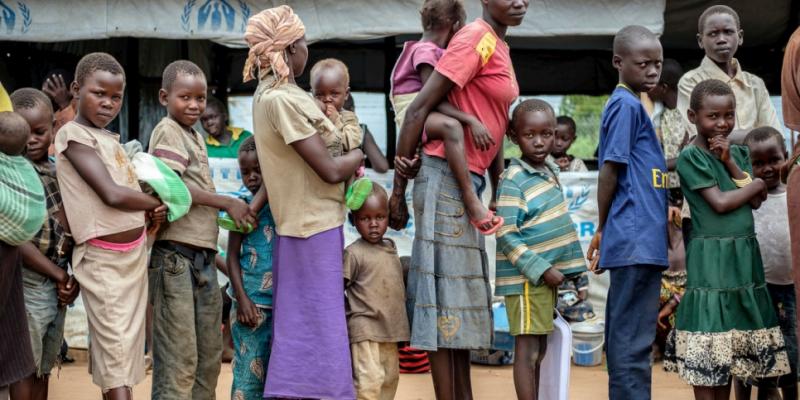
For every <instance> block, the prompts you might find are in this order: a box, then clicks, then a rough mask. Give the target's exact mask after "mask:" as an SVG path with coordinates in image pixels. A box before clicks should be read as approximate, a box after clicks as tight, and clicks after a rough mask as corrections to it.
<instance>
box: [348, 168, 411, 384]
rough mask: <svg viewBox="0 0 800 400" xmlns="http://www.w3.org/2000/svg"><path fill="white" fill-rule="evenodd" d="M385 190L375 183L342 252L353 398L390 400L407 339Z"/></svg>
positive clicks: (400, 278)
mask: <svg viewBox="0 0 800 400" xmlns="http://www.w3.org/2000/svg"><path fill="white" fill-rule="evenodd" d="M388 201H389V200H388V196H387V194H386V191H385V190H384V189H383V187H382V186H380V185H379V184H377V183H373V184H372V192H371V193H370V194H369V196H368V197H367V198H366V200H364V204H363V205H362V206H361V207H360V208H359V209H358V210H355V211H353V212H352V214H351V216H350V220H351V223H353V225H355V226H356V229H357V230H358V233H359V234H360V235H361V238H360V239H358V240H357V241H355V242H354V243H353V244H351V245H349V246H347V248H346V249H345V250H344V279H345V292H346V294H347V331H348V335H349V336H350V353H351V355H352V357H353V381H354V383H355V386H356V393H357V398H358V399H359V400H368V399H380V400H391V399H393V398H394V395H395V392H396V391H397V383H398V380H399V359H398V347H397V343H398V342H406V341H408V340H409V328H408V316H407V315H406V308H405V287H404V285H403V267H402V265H401V264H400V258H399V257H398V255H397V247H396V246H395V244H394V242H393V241H392V240H391V239H388V238H384V237H383V235H384V234H385V233H386V229H387V228H388V226H389V203H388Z"/></svg>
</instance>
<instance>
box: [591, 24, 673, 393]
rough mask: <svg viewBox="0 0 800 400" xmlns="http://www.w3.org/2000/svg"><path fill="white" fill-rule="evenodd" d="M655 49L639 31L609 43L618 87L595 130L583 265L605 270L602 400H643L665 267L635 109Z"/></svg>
mask: <svg viewBox="0 0 800 400" xmlns="http://www.w3.org/2000/svg"><path fill="white" fill-rule="evenodd" d="M662 60H663V58H662V50H661V43H660V42H659V41H658V37H657V36H656V35H655V34H653V33H652V32H650V31H649V30H648V29H647V28H644V27H641V26H636V25H633V26H627V27H625V28H622V29H621V30H620V31H619V32H618V33H617V35H616V36H615V37H614V57H613V64H614V68H616V69H617V71H619V85H617V88H616V89H615V90H614V92H613V93H612V94H611V98H609V100H608V102H607V103H606V107H605V109H604V110H603V115H602V119H601V124H600V147H599V157H598V161H599V165H600V173H599V177H598V185H597V188H598V189H597V204H598V213H599V221H598V225H597V231H596V233H595V235H594V238H592V242H591V244H590V245H589V250H588V253H587V258H588V259H589V261H590V269H591V270H593V271H595V272H598V273H600V272H602V271H605V270H609V271H610V272H611V284H610V289H609V291H608V301H607V305H606V354H607V357H608V358H607V360H608V372H609V397H610V398H612V399H649V398H650V384H651V369H650V352H651V345H652V344H653V340H654V339H655V334H656V319H657V317H658V295H659V289H660V286H661V272H662V271H663V270H664V269H665V268H666V267H667V266H668V265H669V262H668V259H667V191H666V187H667V178H666V173H667V165H666V162H665V160H664V153H663V152H662V151H661V145H660V144H659V142H658V138H657V137H656V133H655V130H654V129H653V123H652V122H651V121H650V117H649V116H648V115H647V112H646V111H645V109H644V107H643V106H642V103H641V102H640V101H639V94H640V93H641V92H649V91H650V90H651V89H653V88H654V87H655V86H656V85H657V84H658V79H659V74H660V72H661V63H662Z"/></svg>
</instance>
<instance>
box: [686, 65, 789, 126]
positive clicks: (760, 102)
mask: <svg viewBox="0 0 800 400" xmlns="http://www.w3.org/2000/svg"><path fill="white" fill-rule="evenodd" d="M732 62H733V63H734V64H736V75H735V76H734V77H733V78H731V77H729V76H728V74H726V73H725V71H723V70H722V69H720V68H719V67H718V66H717V64H715V63H714V61H711V59H710V58H708V57H703V61H702V62H701V63H700V66H699V67H697V68H695V69H693V70H691V71H689V72H687V73H685V74H684V75H683V77H681V80H680V82H679V83H678V110H680V113H681V116H683V118H684V119H685V122H686V127H687V128H688V129H689V136H690V137H694V136H695V135H697V128H696V127H695V126H694V125H692V124H691V123H689V119H688V117H687V116H686V110H688V109H689V99H690V98H691V96H692V90H693V89H694V87H695V86H697V84H698V83H700V82H702V81H704V80H707V79H719V80H721V81H723V82H725V83H727V84H728V85H730V87H731V89H732V90H733V94H734V96H735V97H736V126H735V127H734V129H752V128H759V127H762V126H771V127H773V128H775V129H777V130H778V132H782V127H781V124H780V122H779V121H778V115H777V113H776V112H775V107H773V106H772V102H771V101H770V99H769V92H768V91H767V87H766V86H765V85H764V81H763V80H762V79H761V78H759V77H757V76H755V75H753V74H751V73H749V72H744V71H742V67H741V65H739V61H737V60H736V59H733V61H732Z"/></svg>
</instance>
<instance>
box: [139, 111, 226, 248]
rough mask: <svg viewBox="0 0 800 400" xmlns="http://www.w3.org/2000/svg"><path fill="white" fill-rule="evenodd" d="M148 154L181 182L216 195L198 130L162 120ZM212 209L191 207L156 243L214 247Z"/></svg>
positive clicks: (194, 205)
mask: <svg viewBox="0 0 800 400" xmlns="http://www.w3.org/2000/svg"><path fill="white" fill-rule="evenodd" d="M150 154H152V155H154V156H156V157H158V158H159V159H161V161H163V162H164V164H167V166H169V167H170V168H171V169H173V170H174V171H175V172H177V173H178V175H180V177H181V179H182V180H183V182H184V183H187V184H189V183H191V184H193V185H195V186H196V187H198V188H200V189H201V190H205V191H207V192H211V193H215V191H214V182H213V181H212V180H211V172H210V170H209V168H208V153H206V143H205V141H204V140H203V137H202V136H200V134H199V133H197V131H195V130H194V129H192V132H191V133H190V132H187V131H186V130H184V129H183V127H181V126H180V125H179V124H178V123H177V122H175V120H173V119H172V118H170V117H164V118H163V119H162V120H161V122H159V123H158V125H156V127H155V128H153V134H152V135H151V136H150ZM218 213H219V210H217V209H216V208H214V207H208V206H201V205H198V204H192V208H190V209H189V213H188V214H186V215H185V216H184V217H183V218H181V219H179V220H177V221H174V222H171V223H169V224H168V225H167V226H166V229H163V230H161V232H159V234H158V239H157V240H172V241H175V242H179V243H185V244H189V245H192V246H197V247H201V248H205V249H212V250H215V249H216V248H217V234H218V233H219V228H218V227H217V214H218Z"/></svg>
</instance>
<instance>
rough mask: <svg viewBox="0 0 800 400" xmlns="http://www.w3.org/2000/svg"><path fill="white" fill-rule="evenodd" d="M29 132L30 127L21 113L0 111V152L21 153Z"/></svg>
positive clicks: (10, 154)
mask: <svg viewBox="0 0 800 400" xmlns="http://www.w3.org/2000/svg"><path fill="white" fill-rule="evenodd" d="M30 133H31V127H30V125H28V121H26V120H25V118H22V116H21V115H19V114H17V113H15V112H13V111H6V112H0V153H5V154H7V155H9V156H18V155H20V154H22V152H23V151H24V150H25V146H26V145H27V144H28V136H29V135H30Z"/></svg>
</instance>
